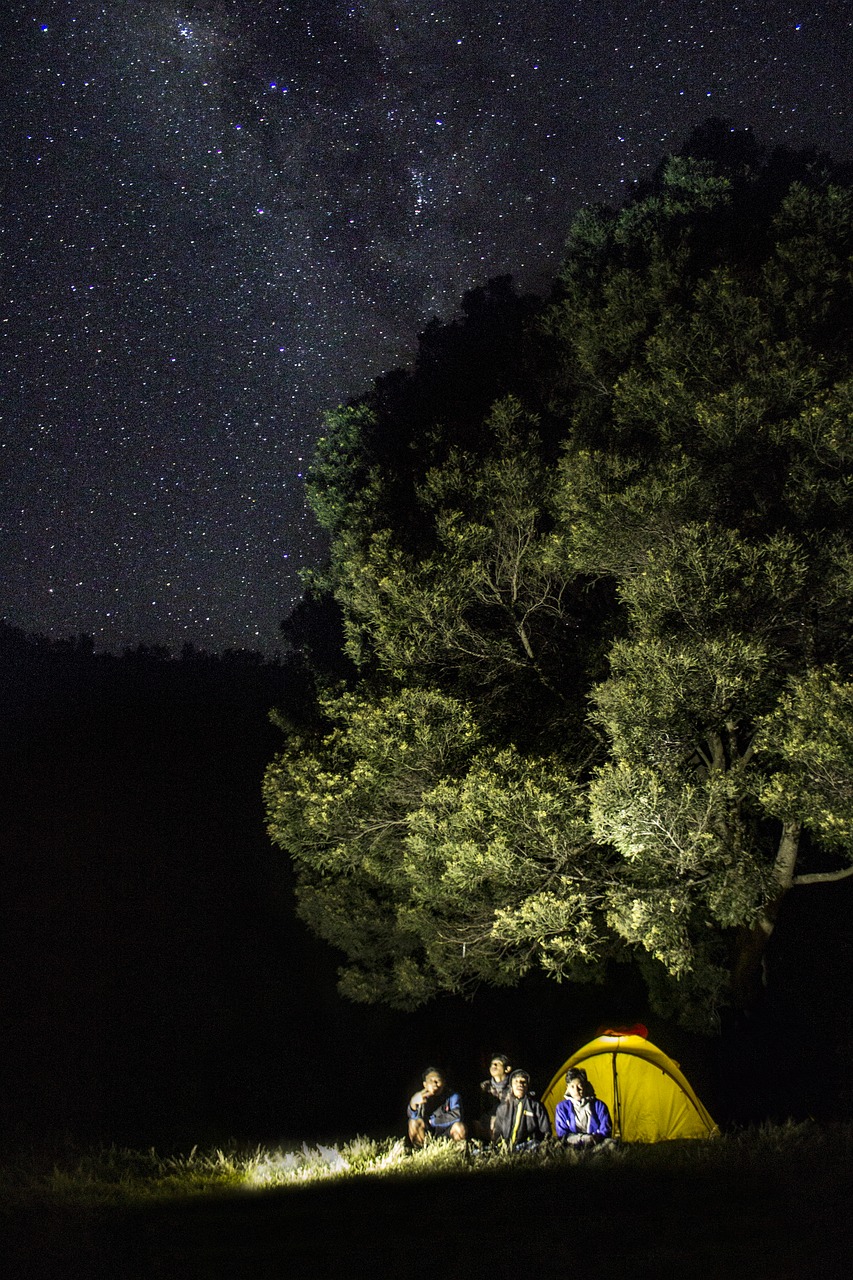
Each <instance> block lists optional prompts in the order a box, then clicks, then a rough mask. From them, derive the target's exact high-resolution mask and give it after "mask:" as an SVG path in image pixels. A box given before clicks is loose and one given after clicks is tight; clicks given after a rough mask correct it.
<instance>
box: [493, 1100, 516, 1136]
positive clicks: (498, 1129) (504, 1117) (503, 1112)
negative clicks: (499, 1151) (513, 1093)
mask: <svg viewBox="0 0 853 1280" xmlns="http://www.w3.org/2000/svg"><path fill="white" fill-rule="evenodd" d="M511 1115H512V1107H511V1106H510V1104H509V1103H508V1102H502V1103H501V1105H500V1106H499V1107H498V1109H497V1111H496V1112H495V1119H494V1124H493V1126H492V1141H493V1142H506V1141H507V1140H508V1138H509V1133H510V1127H511V1124H510V1123H508V1117H510V1116H511Z"/></svg>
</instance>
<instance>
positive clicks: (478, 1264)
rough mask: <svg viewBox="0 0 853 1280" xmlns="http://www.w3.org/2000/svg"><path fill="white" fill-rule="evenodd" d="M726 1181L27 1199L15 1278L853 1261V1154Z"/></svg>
mask: <svg viewBox="0 0 853 1280" xmlns="http://www.w3.org/2000/svg"><path fill="white" fill-rule="evenodd" d="M825 1157H826V1153H823V1158H822V1159H821V1160H820V1161H818V1160H815V1159H813V1158H808V1157H807V1158H801V1159H800V1158H798V1159H794V1160H791V1161H788V1162H785V1161H782V1160H780V1161H777V1162H774V1163H773V1164H771V1165H770V1166H768V1168H767V1170H766V1173H764V1174H763V1176H760V1177H757V1176H756V1169H755V1166H754V1165H750V1162H749V1161H746V1162H745V1163H744V1167H743V1169H742V1171H740V1172H739V1171H738V1170H737V1169H729V1171H728V1173H727V1175H726V1176H721V1171H720V1170H719V1169H714V1168H703V1166H702V1162H701V1161H698V1162H697V1163H696V1165H695V1167H694V1168H692V1169H691V1170H690V1171H689V1172H687V1171H685V1169H684V1168H683V1167H682V1168H676V1167H673V1169H672V1170H671V1171H663V1170H660V1169H655V1170H648V1169H646V1170H644V1169H641V1168H636V1167H635V1168H631V1167H624V1166H622V1167H620V1166H618V1165H616V1166H614V1165H610V1166H608V1167H607V1168H604V1167H595V1165H594V1164H593V1163H590V1162H587V1163H583V1162H582V1163H581V1164H579V1165H577V1166H575V1167H570V1168H562V1169H556V1170H555V1169H548V1168H545V1169H541V1168H540V1169H533V1168H529V1167H523V1166H521V1165H520V1166H519V1167H518V1168H513V1169H511V1170H503V1171H496V1172H495V1173H494V1174H491V1173H485V1174H483V1176H477V1177H471V1176H465V1175H461V1176H460V1175H457V1176H447V1175H445V1176H443V1177H435V1178H433V1177H420V1178H412V1179H405V1178H403V1179H377V1178H372V1179H363V1180H356V1179H352V1180H347V1181H345V1182H340V1183H326V1184H323V1185H315V1186H312V1187H306V1188H304V1189H297V1190H290V1189H287V1190H281V1189H279V1190H275V1191H267V1192H245V1193H241V1194H235V1195H230V1196H219V1197H215V1198H202V1197H198V1198H196V1199H193V1200H183V1201H169V1202H160V1203H157V1204H152V1205H148V1206H146V1207H141V1208H133V1209H127V1208H125V1209H114V1210H109V1211H106V1210H99V1211H93V1210H91V1209H90V1210H85V1211H83V1210H72V1209H70V1208H67V1207H66V1208H63V1209H61V1210H60V1209H58V1208H56V1207H53V1208H50V1209H45V1208H43V1207H42V1208H39V1209H35V1208H31V1209H28V1210H27V1211H26V1212H24V1213H22V1214H18V1215H17V1216H16V1218H15V1221H14V1222H13V1223H12V1224H11V1225H12V1230H11V1233H10V1234H9V1235H7V1245H8V1246H9V1247H10V1249H11V1256H10V1257H9V1259H8V1262H7V1263H6V1265H5V1266H4V1274H6V1275H9V1276H14V1277H16V1280H17V1277H22V1278H23V1277H30V1276H33V1277H35V1276H41V1275H45V1276H56V1277H59V1278H62V1280H64V1278H65V1277H78V1276H79V1277H96V1276H97V1277H100V1276H103V1277H110V1278H111V1280H112V1278H115V1280H124V1277H129V1278H133V1277H140V1278H142V1277H169V1278H170V1280H171V1278H172V1277H175V1278H176V1280H178V1278H180V1280H184V1278H190V1277H198V1278H199V1280H201V1278H203V1280H218V1278H219V1277H229V1278H234V1280H237V1278H239V1280H242V1278H243V1277H253V1278H254V1277H279V1276H282V1277H284V1276H287V1277H301V1276H319V1277H324V1278H325V1277H329V1278H330V1280H332V1278H333V1280H346V1278H348V1277H368V1276H370V1277H373V1276H375V1277H377V1278H378V1277H380V1276H382V1275H383V1274H388V1275H392V1276H406V1277H410V1276H411V1277H424V1278H426V1277H430V1278H432V1277H457V1276H459V1277H472V1276H481V1275H482V1276H490V1277H513V1280H515V1278H516V1277H518V1278H519V1280H521V1278H522V1277H527V1276H530V1277H552V1276H553V1277H558V1276H559V1277H571V1276H572V1275H573V1274H574V1273H575V1272H576V1271H581V1272H587V1271H588V1272H590V1273H591V1274H593V1275H595V1276H597V1277H617V1276H618V1277H624V1276H629V1275H632V1274H634V1275H640V1276H649V1277H669V1276H672V1277H676V1276H678V1277H681V1276H690V1277H692V1278H693V1277H696V1278H700V1280H701V1278H704V1277H714V1278H715V1280H716V1278H719V1280H723V1278H725V1280H731V1278H732V1277H741V1276H743V1277H750V1280H763V1278H764V1277H766V1278H767V1280H770V1278H771V1277H772V1280H794V1278H797V1280H799V1277H807V1276H808V1277H810V1276H820V1277H822V1278H824V1280H834V1277H836V1276H837V1277H841V1276H845V1277H846V1276H848V1275H849V1274H850V1258H851V1256H853V1255H851V1249H853V1230H851V1216H850V1205H851V1191H853V1186H851V1181H853V1180H852V1179H851V1176H850V1174H851V1169H850V1162H849V1156H848V1154H846V1153H843V1152H836V1153H834V1154H833V1155H832V1157H831V1158H830V1159H829V1160H827V1159H826V1158H825Z"/></svg>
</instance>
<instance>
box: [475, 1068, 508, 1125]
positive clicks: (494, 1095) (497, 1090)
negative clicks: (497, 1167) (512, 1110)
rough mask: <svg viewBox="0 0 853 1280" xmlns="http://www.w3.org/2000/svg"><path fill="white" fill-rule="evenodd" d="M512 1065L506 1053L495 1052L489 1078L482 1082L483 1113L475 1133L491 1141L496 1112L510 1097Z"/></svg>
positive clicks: (481, 1101)
mask: <svg viewBox="0 0 853 1280" xmlns="http://www.w3.org/2000/svg"><path fill="white" fill-rule="evenodd" d="M511 1071H512V1067H511V1066H510V1061H509V1058H508V1057H507V1056H506V1054H505V1053H493V1054H492V1057H491V1060H490V1062H489V1078H488V1080H483V1081H482V1082H481V1084H480V1093H481V1095H482V1096H481V1098H480V1104H481V1108H482V1110H481V1113H480V1116H479V1119H477V1120H476V1121H475V1122H474V1133H475V1135H476V1136H477V1137H478V1138H484V1139H485V1140H486V1142H489V1141H490V1140H491V1137H492V1128H493V1127H494V1123H495V1114H496V1112H497V1109H498V1107H499V1106H500V1105H501V1103H502V1102H505V1101H506V1099H507V1098H508V1097H509V1077H510V1072H511Z"/></svg>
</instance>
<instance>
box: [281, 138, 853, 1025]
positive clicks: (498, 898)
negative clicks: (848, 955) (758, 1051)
mask: <svg viewBox="0 0 853 1280" xmlns="http://www.w3.org/2000/svg"><path fill="white" fill-rule="evenodd" d="M713 134H714V129H713V126H709V127H708V129H706V131H705V133H704V135H702V134H700V135H698V136H697V138H695V139H694V146H693V147H692V149H691V148H690V147H688V148H687V149H686V153H685V154H682V155H678V156H671V157H669V158H668V159H667V161H666V162H664V163H663V164H662V165H661V167H660V169H659V171H658V173H657V175H656V176H655V179H654V180H653V181H652V182H650V183H649V184H648V186H647V188H645V189H643V190H640V191H638V192H637V193H635V195H634V197H633V198H632V199H631V200H629V201H628V203H627V204H626V205H625V206H624V207H623V208H622V209H621V210H618V211H613V210H607V209H587V210H584V211H583V212H582V213H581V214H580V215H579V216H578V217H577V218H576V220H575V222H574V224H573V226H572V228H571V231H570V234H569V239H568V244H567V250H566V257H565V262H564V264H563V267H562V269H561V271H560V274H559V276H558V279H557V280H556V282H555V285H554V289H553V291H552V295H551V297H550V298H549V299H547V300H546V301H544V302H542V303H541V304H539V305H538V306H534V305H533V304H532V302H531V300H529V299H517V298H516V297H515V295H514V294H513V293H512V291H511V289H510V288H509V287H508V285H507V283H506V282H502V283H501V284H500V286H499V287H496V288H494V289H492V291H491V292H490V293H487V295H484V297H483V298H481V299H480V300H479V302H480V305H479V306H478V305H477V302H476V301H475V300H474V299H473V298H472V297H470V296H469V299H468V304H467V311H466V312H464V313H463V317H462V318H461V320H460V321H458V322H455V326H450V327H448V329H447V330H446V332H444V333H443V334H442V337H441V339H440V340H439V334H438V330H435V329H433V331H432V333H431V343H430V344H429V349H430V351H431V352H433V353H435V352H436V351H442V352H444V356H443V357H442V358H443V359H444V360H445V365H444V367H445V369H446V372H447V377H446V378H443V377H442V363H441V360H439V361H438V362H436V361H432V362H429V361H427V362H426V364H427V365H428V366H429V367H428V371H427V372H428V376H427V372H425V362H424V360H423V359H421V360H420V361H419V362H418V363H416V364H415V367H414V369H413V370H412V371H411V372H410V373H409V374H398V375H394V377H393V378H392V382H393V388H394V394H393V395H391V394H390V393H389V384H388V382H387V381H385V382H383V380H380V381H379V383H378V384H377V385H376V387H374V390H373V392H372V393H370V394H368V395H367V396H366V397H364V398H363V399H362V400H361V401H359V402H358V403H356V404H353V405H351V406H349V407H346V408H341V409H339V410H337V411H335V412H334V413H332V414H330V415H329V417H328V420H327V423H326V430H325V434H324V436H323V438H322V439H321V441H320V443H319V446H318V449H317V455H316V459H315V462H314V466H313V470H312V473H311V480H310V494H311V500H312V503H313V506H314V509H315V511H316V512H317V514H318V517H319V518H320V520H321V522H322V523H323V524H324V526H325V527H326V528H327V529H328V531H329V534H330V537H331V558H330V563H329V566H328V568H327V570H326V571H325V572H324V574H322V575H320V576H319V577H318V578H317V579H315V581H314V582H313V584H312V586H311V589H312V590H313V592H314V593H315V594H316V595H317V596H318V597H324V596H325V597H326V598H328V597H333V598H334V600H335V601H337V604H338V607H339V609H340V611H341V614H342V618H343V643H344V648H345V652H346V654H347V655H348V658H349V660H350V663H351V664H352V666H351V673H352V674H351V676H350V678H349V679H348V680H346V681H345V683H344V684H341V683H340V682H338V683H335V682H333V681H332V680H331V679H330V680H328V681H326V683H325V685H323V682H322V681H321V691H320V695H319V699H318V715H317V719H316V722H315V723H314V724H312V725H309V726H307V727H306V725H305V724H302V725H301V726H299V727H298V728H296V727H294V726H292V725H288V724H287V723H286V722H284V721H282V727H283V728H284V729H285V732H286V743H285V749H284V751H283V752H282V754H281V755H280V756H279V757H277V759H276V760H275V761H274V762H273V763H272V764H271V765H270V767H269V770H268V772H267V777H266V784H265V787H266V798H267V805H268V812H269V821H270V832H271V834H272V837H273V839H274V840H275V841H276V842H277V843H278V844H280V845H281V847H282V848H283V849H284V850H286V851H287V852H288V853H289V854H290V855H291V856H292V858H293V859H294V861H295V864H296V867H297V875H298V883H299V890H298V892H299V903H300V911H301V913H302V915H303V917H304V918H305V919H306V920H307V921H308V923H309V924H310V926H311V927H312V928H313V929H314V930H316V932H318V933H319V934H320V935H321V936H322V937H324V938H326V939H327V940H328V941H329V942H331V943H333V944H334V945H335V946H337V947H339V948H340V949H341V950H342V951H344V952H345V954H346V956H347V965H346V967H345V968H344V969H343V970H342V989H343V990H344V991H345V992H346V993H347V994H349V995H351V996H352V997H354V998H356V999H365V1000H383V1001H388V1002H390V1003H396V1004H401V1005H406V1006H413V1005H416V1004H418V1003H420V1002H422V1001H423V1000H425V999H427V998H429V996H430V995H432V994H434V993H436V992H438V991H440V990H456V991H460V990H470V989H472V988H473V987H474V986H476V984H478V983H481V982H491V983H498V984H500V983H513V982H515V981H517V980H518V978H519V977H520V976H521V975H522V974H523V973H525V972H526V971H528V970H529V969H531V968H533V967H536V966H539V967H541V968H543V969H544V970H545V971H546V972H548V973H549V974H551V975H552V976H553V977H555V978H556V979H558V980H559V979H566V980H571V981H582V980H597V979H600V978H601V977H602V974H603V972H604V967H605V965H606V964H607V962H608V961H612V960H633V961H635V962H636V963H638V964H639V965H640V966H641V968H642V970H643V972H644V975H645V977H646V979H647V982H648V986H649V991H650V995H651V998H652V1002H653V1004H654V1007H656V1008H657V1009H658V1010H659V1011H661V1012H665V1013H668V1014H671V1015H674V1016H678V1017H679V1018H680V1019H681V1020H682V1021H683V1022H684V1023H685V1024H688V1025H692V1026H694V1027H699V1026H704V1027H712V1026H713V1025H714V1024H715V1022H716V1020H717V1018H718V1014H719V1010H720V1009H721V1008H722V1007H723V1006H724V1005H725V1004H727V1003H730V1002H731V1001H732V1000H735V999H740V998H743V995H744V990H745V988H746V985H748V978H749V973H750V969H751V966H752V965H753V964H754V962H755V959H756V957H757V956H758V954H759V953H760V949H761V945H762V943H763V940H764V939H765V938H766V937H767V935H768V933H769V931H770V930H771V929H772V925H773V919H774V915H775V911H776V908H777V906H778V902H779V900H780V898H781V895H782V894H784V893H785V892H786V890H787V889H788V888H790V886H791V885H792V884H793V883H795V882H797V881H808V880H809V879H810V878H811V879H813V878H817V877H820V878H826V877H827V876H833V875H840V874H846V873H847V872H848V870H850V869H851V868H849V866H848V864H849V863H850V861H851V856H853V853H852V852H851V851H853V647H851V640H853V634H852V633H851V601H853V542H851V531H853V475H851V461H853V418H852V417H851V409H853V367H851V351H853V343H852V342H851V340H853V332H851V329H853V189H851V186H850V184H849V182H848V181H845V180H844V178H843V175H839V174H838V173H836V172H833V170H832V169H831V167H830V166H829V165H828V164H827V163H826V162H825V161H821V160H820V159H819V158H816V157H812V156H793V155H782V156H780V155H778V154H777V155H775V156H772V157H770V158H767V157H764V156H762V155H761V153H760V152H759V151H758V150H757V149H756V148H754V147H753V146H750V145H745V144H744V140H743V138H742V137H740V136H738V135H734V136H733V137H732V140H731V143H730V145H729V148H728V151H726V152H725V153H724V154H723V155H722V158H721V157H720V155H719V154H718V156H717V159H716V160H715V159H710V158H708V156H707V155H705V154H703V146H704V150H705V151H706V152H707V151H714V150H716V151H717V152H718V153H719V150H720V148H719V146H715V147H710V146H709V145H708V143H709V139H710V141H714V140H715V139H714V137H713ZM716 142H719V139H718V138H717V139H716ZM487 303H488V305H487ZM502 312H504V313H505V314H506V320H507V322H506V325H505V326H502V325H501V323H500V321H499V317H500V314H501V313H502ZM484 315H487V316H488V320H489V326H485V327H484V325H483V316H484ZM501 333H503V334H504V336H505V335H506V334H507V333H509V334H511V336H512V341H511V350H510V349H508V348H507V345H506V343H504V345H503V346H502V347H501V348H500V352H499V356H500V358H499V359H498V360H497V361H491V362H489V361H487V360H485V359H484V357H483V355H482V350H483V343H482V342H479V343H478V340H477V339H478V338H479V337H483V336H484V335H485V338H486V339H487V340H488V341H494V342H496V341H497V337H496V335H499V334H501ZM487 345H488V343H487ZM477 351H479V352H480V355H479V356H477V357H476V358H475V360H474V361H473V362H472V363H470V364H469V363H468V362H467V358H466V354H465V353H466V352H467V353H468V354H469V355H470V353H471V352H477ZM423 352H424V347H423V345H422V348H421V357H423ZM448 353H449V354H448ZM414 406H417V411H415V409H414ZM336 674H337V676H338V677H340V676H341V674H342V672H341V670H340V669H339V670H338V672H337V673H336Z"/></svg>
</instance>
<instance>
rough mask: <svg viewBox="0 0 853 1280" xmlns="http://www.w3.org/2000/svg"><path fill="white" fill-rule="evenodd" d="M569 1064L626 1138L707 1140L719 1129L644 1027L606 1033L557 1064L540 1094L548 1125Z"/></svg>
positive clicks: (628, 1140) (652, 1140)
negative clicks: (586, 1081)
mask: <svg viewBox="0 0 853 1280" xmlns="http://www.w3.org/2000/svg"><path fill="white" fill-rule="evenodd" d="M569 1067H583V1069H584V1071H585V1072H586V1073H587V1075H588V1077H589V1081H590V1084H591V1085H592V1087H593V1088H594V1089H595V1092H596V1093H597V1094H598V1096H599V1098H601V1099H602V1101H604V1102H606V1103H607V1105H608V1107H609V1108H610V1114H611V1116H612V1118H613V1133H614V1136H615V1137H619V1138H622V1139H623V1140H624V1141H625V1142H663V1141H665V1140H667V1139H670V1138H711V1137H716V1136H717V1135H718V1134H719V1132H720V1131H719V1129H718V1127H717V1125H716V1124H715V1123H714V1121H713V1120H712V1119H711V1117H710V1116H709V1114H708V1112H707V1111H706V1110H705V1108H704V1107H703V1106H702V1103H701V1102H700V1101H699V1099H698V1098H697V1097H696V1094H695V1093H694V1092H693V1089H692V1088H691V1086H690V1084H689V1083H688V1082H687V1080H686V1079H685V1077H684V1076H683V1075H682V1072H681V1069H680V1068H679V1065H678V1063H677V1062H674V1061H673V1060H672V1058H670V1057H668V1056H667V1055H666V1054H665V1053H664V1052H663V1051H662V1050H661V1049H658V1048H657V1047H656V1046H655V1045H653V1044H652V1043H651V1041H650V1040H649V1039H648V1033H647V1031H646V1028H645V1027H643V1026H635V1027H629V1028H627V1029H626V1028H622V1027H617V1028H616V1029H615V1030H612V1031H604V1032H602V1033H601V1035H599V1036H597V1037H596V1038H595V1040H590V1042H589V1044H585V1045H584V1046H583V1048H582V1049H578V1051H577V1053H575V1054H573V1055H572V1056H571V1058H569V1059H567V1061H566V1062H564V1063H563V1065H562V1066H561V1067H560V1070H559V1071H558V1072H557V1073H556V1075H555V1076H554V1078H553V1079H552V1080H551V1083H550V1084H549V1085H548V1088H547V1089H546V1090H545V1092H544V1093H543V1095H542V1102H543V1103H544V1105H545V1108H546V1110H547V1111H548V1115H549V1116H550V1118H551V1124H552V1125H553V1123H554V1112H555V1110H556V1107H557V1103H558V1102H561V1101H562V1099H563V1096H564V1093H565V1081H566V1072H567V1071H568V1069H569Z"/></svg>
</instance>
